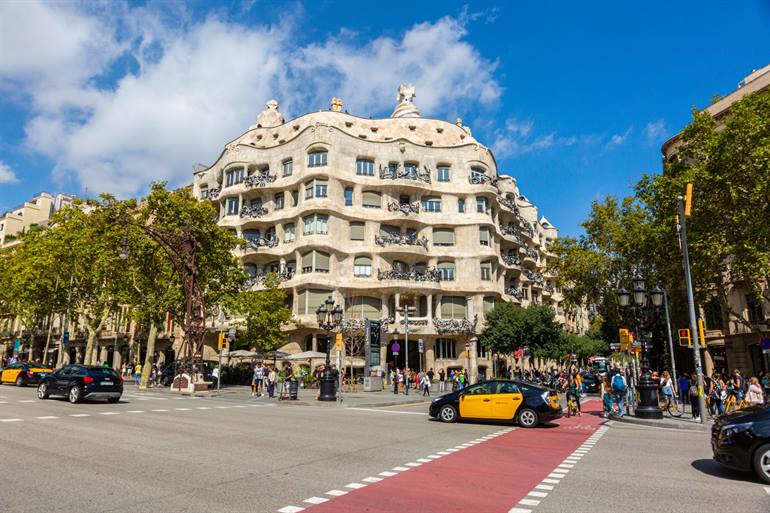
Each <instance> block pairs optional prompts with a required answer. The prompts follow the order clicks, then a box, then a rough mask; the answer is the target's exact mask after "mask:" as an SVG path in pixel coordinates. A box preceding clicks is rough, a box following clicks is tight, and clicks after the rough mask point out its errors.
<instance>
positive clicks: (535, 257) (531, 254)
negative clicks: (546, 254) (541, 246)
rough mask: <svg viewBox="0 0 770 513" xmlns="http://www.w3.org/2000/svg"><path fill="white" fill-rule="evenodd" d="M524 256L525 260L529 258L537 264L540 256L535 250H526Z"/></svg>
mask: <svg viewBox="0 0 770 513" xmlns="http://www.w3.org/2000/svg"><path fill="white" fill-rule="evenodd" d="M525 254H526V256H527V258H531V259H532V260H534V261H535V262H537V261H538V260H539V258H540V255H538V253H537V250H536V249H535V248H527V250H526V251H525Z"/></svg>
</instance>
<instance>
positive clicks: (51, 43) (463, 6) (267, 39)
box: [0, 0, 770, 235]
mask: <svg viewBox="0 0 770 513" xmlns="http://www.w3.org/2000/svg"><path fill="white" fill-rule="evenodd" d="M536 4H537V5H536ZM641 5H643V6H644V8H642V7H640V6H641ZM768 63H770V2H767V1H764V2H760V1H742V2H713V3H712V2H684V1H683V2H644V3H643V4H633V3H630V2H584V3H581V4H578V3H576V2H562V3H558V2H539V3H534V2H526V3H525V2H469V3H457V4H452V3H450V2H445V1H444V2H411V3H408V4H400V3H397V2H392V3H388V4H381V5H380V4H376V3H374V2H371V3H367V2H341V1H340V2H338V1H329V0H320V1H315V2H308V3H300V2H295V3H289V2H267V1H259V0H254V1H228V2H218V3H217V2H202V1H201V2H190V3H172V2H141V3H135V2H131V3H122V2H118V1H112V2H105V3H85V4H78V3H35V2H32V1H24V2H14V1H10V2H8V1H6V2H2V3H0V210H4V209H7V208H11V207H13V206H14V205H16V204H18V203H20V202H22V201H23V200H24V199H26V198H28V197H30V196H31V195H32V194H35V193H36V192H38V191H41V190H47V191H52V192H56V191H64V192H69V193H74V194H81V195H82V194H87V195H95V194H97V193H99V192H102V191H107V192H112V193H115V194H117V195H119V196H131V195H137V194H141V193H142V192H144V191H145V190H146V187H147V185H148V183H149V182H150V181H152V180H157V179H165V180H168V181H170V182H171V183H172V184H174V185H177V184H183V183H185V182H188V181H189V180H190V178H191V171H192V165H193V164H195V163H197V162H201V163H205V164H208V163H211V162H212V161H213V160H214V159H215V158H216V157H217V156H218V154H219V151H220V150H221V148H222V146H223V144H224V143H225V142H227V141H228V140H230V139H232V138H234V137H235V136H237V135H239V134H240V133H242V132H243V131H244V130H245V129H246V128H247V127H248V126H249V124H251V123H253V120H254V119H255V118H256V116H257V114H258V113H259V112H260V111H261V110H263V108H264V107H263V106H264V102H265V101H266V100H268V99H270V98H276V99H277V100H278V101H279V102H280V104H281V110H282V112H283V113H284V114H285V115H287V117H288V116H295V115H298V114H302V113H304V112H306V111H309V110H318V109H324V108H328V104H329V99H330V98H331V97H332V96H341V97H342V98H343V99H344V100H345V107H346V108H347V109H348V110H349V111H350V112H351V113H354V114H357V115H362V116H375V117H376V116H387V115H388V114H389V113H390V111H391V110H392V108H393V105H394V97H395V91H396V88H397V86H398V84H399V83H400V82H413V83H415V84H416V86H417V98H416V100H415V103H416V104H417V105H418V107H420V109H421V111H422V113H423V115H424V116H429V117H437V118H442V119H450V120H453V119H454V118H455V117H457V116H460V117H462V118H463V120H464V122H465V123H466V124H467V125H469V126H470V127H471V128H472V130H473V134H474V136H475V137H476V138H477V139H478V140H480V141H481V142H482V143H483V144H486V145H488V146H490V147H492V148H493V150H494V152H495V154H496V156H497V160H498V163H499V166H500V170H501V172H503V173H506V174H510V175H513V176H514V177H516V178H517V179H518V181H519V184H520V186H521V189H522V192H523V193H524V194H525V195H526V196H527V197H529V198H530V199H531V200H532V201H534V202H535V203H536V204H537V205H538V207H539V208H540V212H541V214H542V215H545V216H546V217H548V218H549V220H550V221H551V222H552V223H553V224H555V225H556V226H557V227H558V228H559V229H560V233H562V234H572V235H575V234H579V233H580V232H581V229H580V222H581V221H582V220H583V219H584V218H585V215H586V213H587V212H588V209H589V207H590V203H591V201H592V200H594V199H599V198H602V197H604V196H605V195H607V194H615V195H624V194H628V193H629V192H630V186H631V185H632V184H633V183H634V182H635V181H636V180H638V178H639V177H640V176H641V174H642V173H644V172H659V171H660V145H661V143H662V142H663V141H664V140H665V139H667V138H668V137H669V136H671V135H673V134H674V133H676V132H677V131H678V130H679V129H681V127H683V126H684V125H685V124H686V123H687V121H688V120H689V118H690V109H691V107H692V106H697V107H704V106H706V105H708V104H709V102H710V100H711V97H712V96H713V95H715V94H724V93H727V92H729V91H732V90H733V89H734V88H735V87H736V84H737V83H738V82H739V81H740V80H741V79H742V78H743V77H744V76H746V75H747V74H748V73H750V72H751V70H752V69H755V68H760V67H762V66H764V65H766V64H768Z"/></svg>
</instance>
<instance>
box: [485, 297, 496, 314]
mask: <svg viewBox="0 0 770 513" xmlns="http://www.w3.org/2000/svg"><path fill="white" fill-rule="evenodd" d="M494 308H495V296H484V314H488V313H489V312H491V311H492V310H493V309H494Z"/></svg>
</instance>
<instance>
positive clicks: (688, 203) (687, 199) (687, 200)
mask: <svg viewBox="0 0 770 513" xmlns="http://www.w3.org/2000/svg"><path fill="white" fill-rule="evenodd" d="M691 212H692V182H690V183H688V184H687V189H686V192H685V194H684V216H685V217H690V213H691Z"/></svg>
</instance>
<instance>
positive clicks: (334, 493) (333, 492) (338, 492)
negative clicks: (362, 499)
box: [326, 490, 348, 497]
mask: <svg viewBox="0 0 770 513" xmlns="http://www.w3.org/2000/svg"><path fill="white" fill-rule="evenodd" d="M346 493H348V492H345V491H343V490H329V491H328V492H326V495H331V496H332V497H340V496H341V495H345V494H346Z"/></svg>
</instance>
